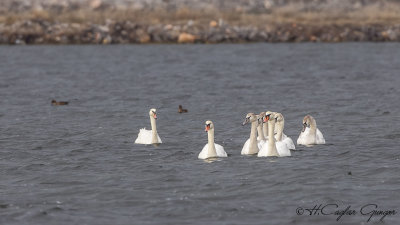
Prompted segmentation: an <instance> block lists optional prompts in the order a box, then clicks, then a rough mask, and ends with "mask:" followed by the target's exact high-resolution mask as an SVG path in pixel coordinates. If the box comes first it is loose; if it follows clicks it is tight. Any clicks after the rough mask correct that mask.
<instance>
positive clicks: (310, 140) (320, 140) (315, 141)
mask: <svg viewBox="0 0 400 225" xmlns="http://www.w3.org/2000/svg"><path fill="white" fill-rule="evenodd" d="M297 144H298V145H321V144H325V138H324V136H323V135H322V133H321V131H320V130H319V129H318V128H317V122H316V121H315V119H314V118H313V117H312V116H310V115H307V116H305V117H304V119H303V129H302V130H301V133H300V135H299V138H298V139H297Z"/></svg>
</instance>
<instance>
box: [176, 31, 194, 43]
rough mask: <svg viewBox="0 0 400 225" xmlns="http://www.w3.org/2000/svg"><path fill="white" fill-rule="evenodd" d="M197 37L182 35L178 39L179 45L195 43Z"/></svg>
mask: <svg viewBox="0 0 400 225" xmlns="http://www.w3.org/2000/svg"><path fill="white" fill-rule="evenodd" d="M195 40H196V36H194V35H192V34H188V33H181V34H179V37H178V43H194V41H195Z"/></svg>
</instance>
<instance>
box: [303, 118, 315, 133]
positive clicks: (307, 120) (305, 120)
mask: <svg viewBox="0 0 400 225" xmlns="http://www.w3.org/2000/svg"><path fill="white" fill-rule="evenodd" d="M313 120H314V118H313V117H312V116H310V115H307V116H305V117H304V118H303V129H302V130H301V132H304V131H305V130H306V127H308V128H310V126H311V123H312V121H313Z"/></svg>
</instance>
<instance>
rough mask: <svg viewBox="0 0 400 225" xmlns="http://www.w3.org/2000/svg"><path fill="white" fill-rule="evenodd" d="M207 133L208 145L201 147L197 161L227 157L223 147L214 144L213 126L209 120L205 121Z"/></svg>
mask: <svg viewBox="0 0 400 225" xmlns="http://www.w3.org/2000/svg"><path fill="white" fill-rule="evenodd" d="M205 131H206V132H207V133H208V144H206V145H205V146H204V147H203V150H201V152H200V154H199V159H208V158H216V157H228V155H227V154H226V152H225V150H224V147H222V146H221V145H219V144H215V143H214V124H213V122H211V121H210V120H208V121H206V129H205Z"/></svg>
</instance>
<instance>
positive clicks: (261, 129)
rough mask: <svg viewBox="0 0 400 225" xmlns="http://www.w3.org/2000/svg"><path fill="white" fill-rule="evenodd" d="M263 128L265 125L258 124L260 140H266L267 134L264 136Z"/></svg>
mask: <svg viewBox="0 0 400 225" xmlns="http://www.w3.org/2000/svg"><path fill="white" fill-rule="evenodd" d="M263 128H264V127H263V125H262V124H259V125H258V126H257V133H258V138H259V139H260V140H263V141H265V136H264V131H263Z"/></svg>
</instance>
